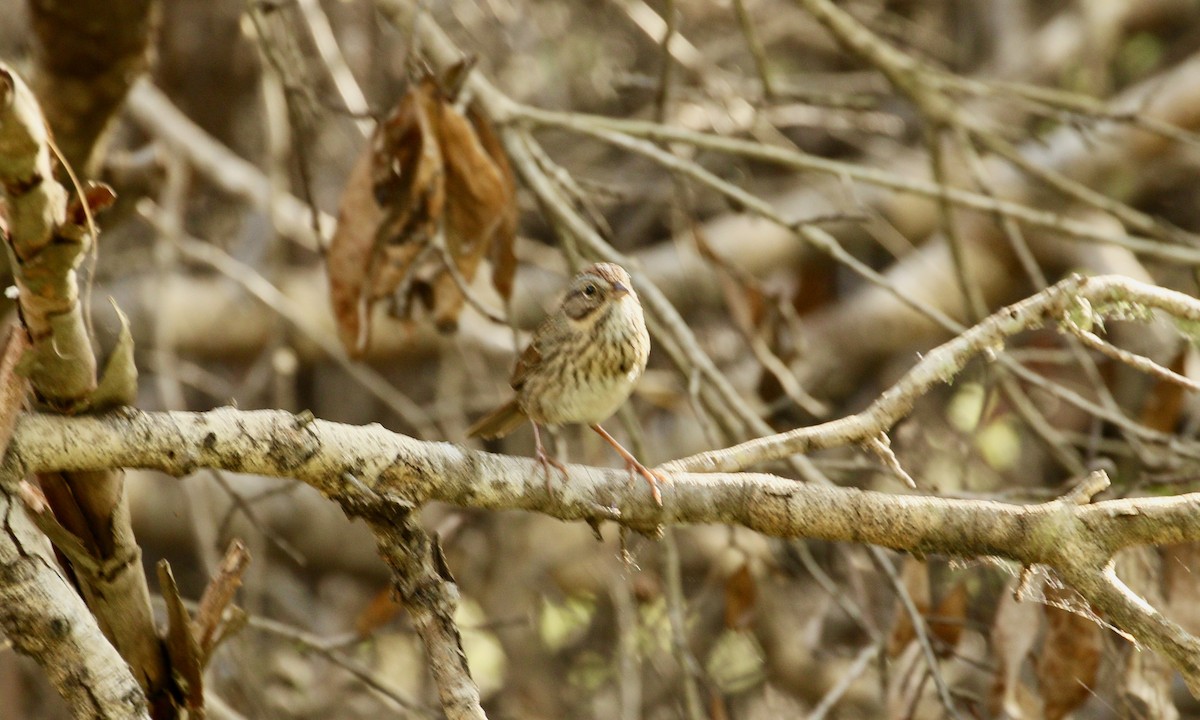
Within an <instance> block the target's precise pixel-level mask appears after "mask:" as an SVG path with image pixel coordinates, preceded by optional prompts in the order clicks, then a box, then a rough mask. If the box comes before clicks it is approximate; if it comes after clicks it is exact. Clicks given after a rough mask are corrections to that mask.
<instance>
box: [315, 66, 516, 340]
mask: <svg viewBox="0 0 1200 720" xmlns="http://www.w3.org/2000/svg"><path fill="white" fill-rule="evenodd" d="M445 85H446V84H445V83H443V82H442V81H441V80H439V79H438V78H436V77H434V76H433V75H429V74H427V75H425V76H424V77H422V78H421V79H420V80H419V81H418V82H416V83H414V84H412V85H411V86H410V87H409V89H408V91H407V92H405V93H404V95H403V96H402V97H401V99H400V102H399V103H398V104H397V105H396V107H395V109H394V110H393V111H392V113H391V114H390V115H389V116H388V118H387V119H386V120H385V121H384V122H383V123H381V124H380V125H379V127H378V128H376V131H375V134H374V136H373V137H372V140H371V143H370V145H369V146H368V147H367V148H366V149H365V150H364V154H363V155H362V156H361V157H360V158H359V160H358V163H357V164H356V165H355V167H354V170H353V171H352V172H351V174H350V177H349V179H348V180H347V182H346V186H345V189H344V191H343V193H342V199H341V207H340V209H339V212H338V228H337V232H336V233H335V234H334V237H333V242H332V243H331V245H330V247H329V250H328V252H327V254H326V269H327V270H328V272H329V279H330V295H331V299H332V302H333V308H334V315H335V317H336V319H337V323H338V330H339V333H340V335H341V338H342V342H343V344H344V345H345V346H346V348H347V349H348V350H349V351H350V353H351V354H353V355H361V354H362V352H363V351H364V350H365V349H366V347H367V344H368V343H369V341H370V319H369V315H370V311H371V308H372V307H373V306H374V305H375V304H376V303H378V302H380V301H381V300H384V299H387V298H389V297H390V298H393V299H394V302H395V304H394V306H393V311H394V313H395V314H396V315H397V316H398V317H400V318H403V319H410V318H411V317H412V316H413V310H414V305H415V303H416V302H417V301H420V302H421V303H422V304H424V305H425V307H426V308H428V309H429V310H430V312H431V313H432V316H433V319H434V322H435V323H436V325H437V326H438V328H439V329H441V330H443V331H452V330H454V329H455V328H456V327H457V324H458V314H459V312H461V310H462V306H463V304H464V302H465V300H466V298H465V295H464V293H465V292H466V289H465V288H464V287H463V284H464V283H470V282H471V280H472V279H474V277H475V273H476V272H477V271H478V269H479V265H480V263H481V262H482V261H483V259H484V258H485V257H490V258H491V260H492V283H493V285H494V286H495V288H496V290H497V291H498V292H499V293H500V295H501V296H502V297H504V298H505V299H507V298H508V297H509V296H510V295H511V294H512V280H513V275H514V273H515V271H516V256H515V255H514V254H513V242H514V241H515V239H516V227H517V208H516V181H515V178H514V176H513V173H512V170H511V168H510V167H509V164H508V160H507V158H506V157H505V155H504V153H503V151H502V150H501V148H500V144H499V142H498V141H497V139H496V136H495V133H494V132H493V130H492V129H491V127H490V125H489V123H488V121H487V119H486V118H485V117H484V116H483V114H482V113H481V112H479V110H478V109H477V108H474V107H470V108H468V109H467V112H466V115H464V114H462V113H460V112H459V111H458V110H457V109H455V107H454V105H453V100H454V98H453V97H452V94H451V93H449V92H448V91H447V89H446V87H445Z"/></svg>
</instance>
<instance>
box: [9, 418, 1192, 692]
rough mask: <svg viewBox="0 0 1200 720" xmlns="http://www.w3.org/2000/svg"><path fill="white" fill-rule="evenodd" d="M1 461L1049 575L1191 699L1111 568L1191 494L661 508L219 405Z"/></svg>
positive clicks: (584, 476) (55, 423)
mask: <svg viewBox="0 0 1200 720" xmlns="http://www.w3.org/2000/svg"><path fill="white" fill-rule="evenodd" d="M5 463H6V464H7V466H8V469H9V470H10V471H15V472H28V471H38V470H49V469H69V470H76V471H82V470H92V469H97V468H106V467H140V468H150V469H155V470H160V471H162V472H165V473H168V474H171V475H177V476H179V475H186V474H188V473H190V472H193V471H195V470H197V469H199V468H204V467H216V468H222V469H225V470H230V471H235V472H246V473H255V474H262V475H277V476H287V477H294V478H296V479H299V480H302V481H304V482H306V483H308V484H309V485H311V486H313V487H314V488H316V489H318V490H319V491H321V492H322V493H323V494H325V495H326V496H327V497H330V498H331V499H333V500H336V501H338V502H339V503H341V504H342V506H343V507H344V508H346V509H347V510H348V511H349V512H351V513H355V512H361V508H362V507H364V505H366V506H372V505H373V504H374V503H377V498H378V497H381V496H382V497H388V498H393V499H399V500H401V501H403V503H411V504H413V505H419V504H421V503H424V502H428V501H430V500H440V501H444V502H449V503H453V504H456V505H461V506H464V507H476V508H486V509H493V510H500V509H520V510H530V511H536V512H542V513H545V514H548V515H551V516H553V517H557V518H560V519H563V520H579V519H588V520H595V519H615V520H617V521H618V522H621V523H623V524H626V525H628V526H630V527H633V528H635V529H639V530H642V531H645V532H651V531H653V530H654V528H656V527H658V526H659V525H660V524H665V523H671V524H685V523H686V524H693V523H723V524H737V525H743V526H745V527H748V528H751V529H753V530H756V531H759V532H762V533H765V534H768V535H774V536H780V537H810V538H820V539H824V540H830V541H843V542H856V543H869V544H873V545H881V546H884V547H889V548H893V549H896V550H906V551H910V552H914V553H920V554H929V553H938V554H944V555H949V556H954V557H980V556H1000V557H1006V558H1011V559H1014V560H1016V561H1018V562H1020V563H1022V564H1025V565H1032V564H1042V565H1046V566H1048V567H1051V568H1054V569H1055V570H1057V571H1058V572H1059V574H1060V575H1062V576H1063V577H1064V578H1065V579H1067V580H1068V581H1070V582H1071V583H1072V584H1074V585H1075V587H1076V589H1078V590H1079V591H1080V592H1081V593H1082V594H1083V595H1084V596H1085V597H1086V598H1088V599H1089V600H1090V601H1091V602H1092V603H1093V604H1094V605H1096V607H1097V608H1098V609H1100V610H1101V611H1103V612H1104V613H1105V615H1106V617H1108V618H1109V619H1110V620H1111V621H1112V622H1113V624H1114V625H1116V626H1117V627H1118V628H1120V629H1121V630H1123V631H1125V632H1127V633H1129V634H1130V635H1131V636H1133V637H1134V638H1135V639H1137V640H1138V641H1139V642H1141V643H1143V644H1145V645H1147V646H1149V647H1151V648H1154V649H1155V650H1158V651H1159V652H1162V653H1163V654H1165V655H1166V656H1167V657H1168V658H1169V659H1170V660H1171V661H1172V663H1173V664H1174V665H1175V667H1176V668H1177V669H1179V670H1180V671H1181V672H1182V673H1183V674H1184V677H1185V678H1186V679H1187V680H1188V683H1189V686H1190V687H1192V689H1193V691H1195V690H1197V689H1200V641H1197V639H1196V638H1194V637H1193V636H1191V635H1189V634H1188V633H1186V632H1185V631H1184V630H1183V629H1182V628H1180V627H1179V626H1178V625H1176V624H1175V623H1172V622H1170V621H1169V620H1167V619H1166V618H1164V617H1163V616H1162V615H1161V614H1160V613H1158V612H1157V611H1156V610H1154V609H1153V608H1151V607H1150V606H1149V605H1147V604H1146V603H1144V602H1142V601H1140V600H1138V599H1137V598H1136V597H1135V596H1133V595H1132V594H1131V593H1130V592H1129V591H1128V589H1127V588H1125V587H1124V585H1123V584H1121V583H1120V581H1119V580H1117V579H1116V578H1115V576H1114V575H1112V573H1111V570H1109V568H1108V566H1109V562H1110V559H1111V556H1112V554H1113V553H1114V552H1115V551H1116V550H1117V549H1119V548H1122V547H1128V546H1131V545H1137V544H1142V543H1146V542H1160V541H1164V540H1165V541H1170V542H1182V541H1191V540H1200V493H1192V494H1187V495H1179V496H1176V497H1172V498H1146V499H1124V500H1109V501H1104V502H1098V503H1094V504H1090V505H1088V504H1082V505H1081V504H1078V503H1077V502H1076V501H1075V499H1074V498H1068V499H1064V500H1056V501H1052V502H1048V503H1043V504H1039V505H1014V504H1007V503H999V502H990V501H979V500H955V499H947V498H939V497H922V496H914V495H891V494H887V493H881V492H870V491H862V490H855V489H848V488H839V487H827V486H819V485H816V484H803V483H797V482H795V481H791V480H786V479H783V478H779V477H775V476H771V475H765V474H751V473H743V474H715V473H714V474H688V473H675V474H673V475H672V483H671V484H670V485H669V486H667V487H666V488H665V492H664V494H663V503H664V505H663V507H661V508H660V507H658V506H657V505H655V503H654V502H653V500H652V499H651V498H650V497H649V491H648V490H647V489H646V488H645V486H644V485H643V484H640V483H632V484H631V483H629V478H628V475H627V474H626V473H625V472H623V471H619V470H602V469H598V468H589V467H582V466H568V468H569V472H570V478H569V481H568V482H566V483H564V484H563V485H561V486H560V489H558V490H557V491H555V492H553V493H549V492H548V491H547V488H546V484H545V481H544V478H543V476H542V474H541V469H540V466H539V465H537V463H536V462H535V461H533V460H531V459H525V458H514V457H508V456H501V455H493V454H489V453H485V452H480V451H475V450H470V449H467V448H464V447H461V446H458V445H453V444H450V443H441V442H424V441H419V440H415V439H412V438H409V437H405V436H403V435H398V434H395V433H392V432H389V431H387V430H385V429H383V428H382V427H379V426H366V427H356V426H348V425H341V424H338V423H331V422H325V421H321V420H314V419H312V418H310V417H304V416H297V415H293V414H291V413H286V412H282V411H272V410H260V411H240V410H235V409H232V408H222V409H218V410H213V411H210V412H206V413H184V412H171V413H148V412H141V411H137V410H132V409H131V410H124V411H120V412H117V413H112V414H110V415H106V416H97V417H76V418H68V417H61V416H55V415H45V414H31V415H26V416H24V417H22V418H21V420H20V421H19V423H18V425H17V429H16V432H15V433H14V436H13V440H12V444H11V445H10V448H9V452H8V455H7V456H6V458H5ZM404 512H408V511H407V509H406V510H404ZM397 517H398V516H397ZM1134 518H1136V520H1133V519H1134ZM377 532H378V528H377Z"/></svg>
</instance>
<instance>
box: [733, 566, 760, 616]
mask: <svg viewBox="0 0 1200 720" xmlns="http://www.w3.org/2000/svg"><path fill="white" fill-rule="evenodd" d="M757 600H758V586H757V584H756V583H755V581H754V575H753V574H752V573H751V572H750V564H749V563H742V564H741V566H740V567H739V568H738V569H737V570H735V571H734V572H733V574H732V575H730V576H729V577H728V578H726V579H725V627H727V628H729V629H731V630H745V629H746V628H747V627H749V625H750V621H751V620H753V619H754V608H755V605H756V603H757Z"/></svg>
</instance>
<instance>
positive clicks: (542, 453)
mask: <svg viewBox="0 0 1200 720" xmlns="http://www.w3.org/2000/svg"><path fill="white" fill-rule="evenodd" d="M537 461H538V462H539V463H541V465H542V472H543V473H544V474H545V476H546V492H549V493H553V492H554V483H553V482H552V481H551V475H550V466H551V465H553V466H554V467H555V468H556V469H557V470H558V471H559V472H560V473H562V476H563V482H566V481H567V480H568V479H569V478H570V474H569V473H568V472H567V466H566V465H563V464H562V463H560V462H559V461H557V460H555V459H554V458H552V457H550V455H549V454H547V453H546V449H545V448H538V450H537Z"/></svg>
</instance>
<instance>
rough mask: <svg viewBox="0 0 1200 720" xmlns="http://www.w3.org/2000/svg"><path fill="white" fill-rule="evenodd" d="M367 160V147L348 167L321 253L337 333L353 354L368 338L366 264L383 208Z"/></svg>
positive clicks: (370, 161)
mask: <svg viewBox="0 0 1200 720" xmlns="http://www.w3.org/2000/svg"><path fill="white" fill-rule="evenodd" d="M371 163H372V157H371V152H370V151H369V149H368V151H367V152H364V153H363V154H362V155H360V156H359V158H358V161H357V162H356V163H355V164H354V169H353V170H351V171H350V177H349V178H348V179H347V180H346V187H345V188H344V189H343V190H342V198H341V203H340V207H339V208H338V223H337V229H336V230H335V231H334V233H333V240H332V241H331V242H330V244H329V249H328V250H327V251H326V253H325V271H326V272H327V273H329V298H330V302H331V303H332V305H333V317H334V319H335V320H336V322H337V328H338V335H339V336H340V337H341V339H342V344H343V345H344V346H345V347H346V350H347V351H348V352H349V353H350V354H351V355H353V356H356V357H357V356H359V355H361V354H362V353H363V351H365V350H366V347H367V342H368V340H369V331H370V326H369V324H368V316H367V312H368V309H369V307H368V304H367V288H368V287H369V286H370V277H369V268H370V260H371V256H372V254H373V253H374V250H375V230H376V229H377V228H378V227H379V223H380V222H381V221H382V220H383V209H382V208H380V207H379V203H377V202H375V195H374V192H375V191H374V188H373V186H372V182H371Z"/></svg>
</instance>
